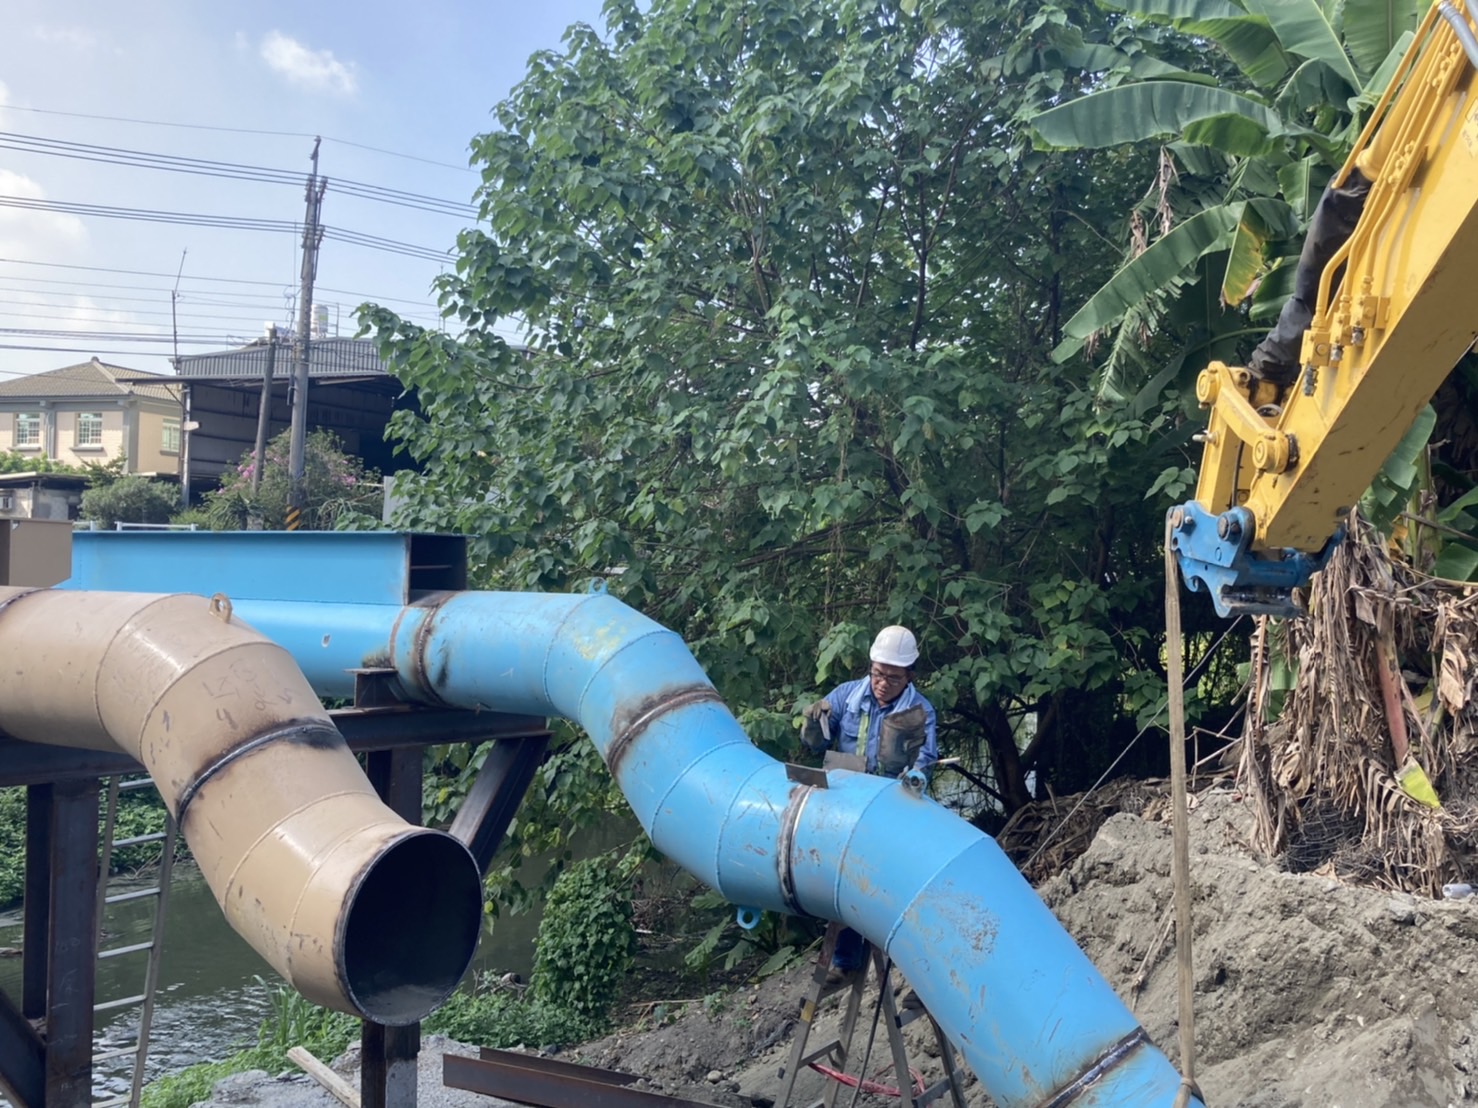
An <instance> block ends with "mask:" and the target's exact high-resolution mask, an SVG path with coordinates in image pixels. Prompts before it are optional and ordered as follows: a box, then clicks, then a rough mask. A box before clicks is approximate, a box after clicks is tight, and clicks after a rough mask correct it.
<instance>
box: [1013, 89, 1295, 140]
mask: <svg viewBox="0 0 1478 1108" xmlns="http://www.w3.org/2000/svg"><path fill="white" fill-rule="evenodd" d="M1227 115H1240V116H1245V117H1246V118H1247V119H1248V120H1250V121H1252V122H1253V123H1254V124H1255V125H1256V126H1258V127H1260V128H1261V130H1262V132H1263V133H1267V132H1269V131H1274V130H1278V131H1281V130H1283V129H1284V128H1283V123H1282V120H1280V119H1279V118H1278V116H1277V115H1276V114H1275V113H1274V112H1273V111H1271V110H1270V109H1269V108H1268V107H1267V105H1265V104H1262V103H1259V102H1258V101H1256V100H1253V99H1251V98H1250V97H1246V96H1239V95H1238V94H1237V93H1234V92H1228V91H1226V90H1225V89H1221V88H1208V87H1206V86H1205V85H1198V84H1192V83H1190V82H1188V81H1147V82H1145V83H1143V84H1134V85H1120V86H1118V87H1117V88H1110V89H1103V90H1101V91H1099V92H1093V93H1089V94H1088V95H1087V96H1083V97H1080V98H1078V99H1077V100H1072V101H1069V102H1068V103H1066V104H1060V105H1058V106H1057V107H1055V108H1049V109H1048V110H1047V111H1045V112H1042V113H1040V114H1038V115H1037V116H1035V117H1034V118H1033V119H1032V121H1031V122H1032V128H1033V130H1034V131H1035V132H1036V135H1037V137H1038V141H1039V143H1040V144H1041V145H1043V146H1046V147H1048V148H1056V149H1080V148H1083V147H1090V148H1091V147H1104V146H1118V145H1120V144H1122V143H1128V142H1138V141H1140V140H1142V139H1151V138H1160V137H1164V136H1166V135H1179V134H1180V133H1181V132H1182V131H1184V130H1185V129H1186V127H1187V125H1189V124H1191V123H1194V122H1196V121H1197V120H1202V119H1210V118H1212V117H1214V116H1227Z"/></svg>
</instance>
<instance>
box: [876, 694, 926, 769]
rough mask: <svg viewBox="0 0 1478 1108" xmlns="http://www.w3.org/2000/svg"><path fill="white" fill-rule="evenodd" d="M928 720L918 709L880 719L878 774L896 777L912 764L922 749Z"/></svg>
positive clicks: (907, 709)
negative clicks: (881, 723)
mask: <svg viewBox="0 0 1478 1108" xmlns="http://www.w3.org/2000/svg"><path fill="white" fill-rule="evenodd" d="M927 724H928V716H927V715H925V713H924V709H923V707H922V706H921V705H917V704H916V705H914V706H913V707H912V708H905V709H904V710H903V711H901V712H893V713H892V714H890V715H886V716H884V717H883V725H882V727H881V728H880V729H879V732H878V772H879V773H881V774H882V775H883V776H884V777H897V776H898V775H899V774H901V773H902V772H903V771H904V770H906V769H908V768H909V767H910V766H912V765H913V764H914V761H915V760H916V759H917V758H918V756H919V751H920V750H922V749H923V748H924V738H925V728H926V726H927Z"/></svg>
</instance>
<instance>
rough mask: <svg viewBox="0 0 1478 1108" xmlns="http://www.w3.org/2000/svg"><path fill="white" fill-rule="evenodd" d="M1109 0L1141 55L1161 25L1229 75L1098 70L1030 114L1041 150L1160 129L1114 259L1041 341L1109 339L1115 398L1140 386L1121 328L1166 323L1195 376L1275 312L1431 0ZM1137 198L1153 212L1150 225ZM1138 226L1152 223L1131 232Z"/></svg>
mask: <svg viewBox="0 0 1478 1108" xmlns="http://www.w3.org/2000/svg"><path fill="white" fill-rule="evenodd" d="M1105 2H1106V4H1107V6H1110V7H1113V8H1117V9H1119V10H1121V11H1123V12H1124V13H1125V16H1126V28H1128V30H1129V33H1135V34H1138V35H1139V36H1140V42H1141V48H1142V52H1143V53H1147V54H1151V55H1152V54H1153V52H1154V50H1155V49H1156V48H1157V46H1158V44H1160V43H1163V42H1166V41H1172V40H1174V39H1173V38H1172V37H1170V36H1167V35H1166V32H1167V31H1168V32H1173V35H1174V36H1188V37H1190V38H1191V39H1192V40H1194V41H1196V42H1197V43H1198V44H1201V45H1203V46H1204V47H1209V48H1212V49H1213V50H1214V51H1217V52H1219V57H1224V58H1225V59H1226V60H1227V61H1229V62H1230V63H1231V67H1232V70H1231V72H1232V78H1231V79H1230V80H1223V81H1221V82H1219V83H1217V84H1214V85H1208V84H1207V83H1205V80H1204V77H1205V74H1204V73H1198V72H1195V71H1189V70H1182V71H1181V72H1166V71H1164V70H1160V71H1157V72H1155V73H1153V74H1152V75H1147V76H1139V75H1137V74H1129V75H1127V76H1124V75H1120V74H1115V73H1108V74H1105V78H1104V79H1103V80H1102V81H1100V82H1098V87H1095V88H1094V89H1093V91H1091V92H1089V93H1088V94H1086V95H1084V96H1081V97H1078V98H1077V99H1074V100H1070V101H1067V102H1065V103H1062V104H1059V105H1056V106H1054V107H1052V108H1050V109H1048V110H1046V111H1044V112H1041V113H1040V114H1038V115H1036V116H1035V117H1034V118H1033V120H1032V125H1033V129H1034V134H1035V139H1036V142H1037V143H1038V145H1039V146H1040V147H1042V148H1046V149H1083V148H1091V147H1103V146H1113V145H1119V144H1126V143H1148V142H1159V143H1162V144H1164V151H1165V156H1166V158H1167V159H1168V160H1169V162H1170V169H1169V170H1168V171H1167V170H1165V169H1162V171H1161V173H1160V175H1159V177H1158V179H1157V181H1156V184H1155V186H1154V187H1152V188H1151V190H1150V193H1149V194H1148V197H1147V199H1146V200H1145V201H1142V202H1141V204H1140V205H1139V206H1138V207H1137V208H1136V210H1135V211H1134V212H1133V213H1131V216H1130V220H1129V224H1130V227H1131V235H1130V242H1129V245H1128V248H1127V249H1126V255H1125V259H1124V262H1123V265H1122V267H1121V268H1120V269H1119V270H1118V272H1116V273H1115V274H1114V275H1113V276H1112V277H1111V278H1110V279H1109V280H1108V281H1107V282H1106V283H1105V284H1104V285H1103V286H1102V287H1101V288H1100V289H1099V290H1098V291H1097V292H1096V293H1095V294H1094V295H1093V296H1092V297H1090V298H1089V300H1088V301H1087V302H1086V303H1085V304H1083V305H1082V306H1081V307H1080V308H1079V309H1078V311H1077V312H1076V313H1075V314H1074V315H1073V316H1072V317H1071V318H1070V319H1069V320H1068V322H1067V323H1066V324H1065V326H1064V328H1063V333H1062V339H1061V342H1060V343H1059V344H1058V346H1057V347H1056V349H1055V350H1054V352H1053V356H1054V357H1055V358H1056V359H1057V360H1058V361H1066V360H1067V359H1069V358H1072V357H1074V356H1077V355H1079V354H1080V353H1081V352H1083V351H1084V349H1085V348H1087V350H1088V352H1089V353H1090V354H1092V353H1093V352H1094V351H1095V350H1096V349H1098V348H1099V346H1100V343H1101V341H1102V340H1103V339H1104V338H1105V337H1108V338H1109V340H1110V341H1109V342H1108V343H1107V344H1106V348H1107V350H1108V355H1107V357H1106V358H1105V359H1104V361H1103V363H1102V365H1101V367H1100V370H1099V387H1100V391H1101V392H1103V393H1105V394H1108V395H1115V394H1118V393H1121V392H1122V391H1123V390H1124V389H1125V388H1126V387H1127V386H1131V385H1138V384H1140V383H1142V381H1141V380H1137V379H1136V378H1139V377H1141V374H1140V373H1139V372H1137V371H1136V366H1137V365H1138V364H1140V363H1142V362H1143V359H1141V358H1137V357H1135V356H1134V343H1133V342H1132V341H1129V339H1128V336H1132V335H1139V334H1142V335H1148V334H1151V333H1153V334H1156V335H1157V336H1159V338H1160V340H1161V342H1162V343H1163V342H1164V341H1165V339H1166V336H1170V339H1171V345H1172V346H1173V345H1178V346H1179V352H1180V353H1184V354H1185V355H1186V359H1185V366H1186V370H1187V372H1189V373H1191V374H1194V373H1195V372H1196V371H1197V370H1199V369H1200V368H1201V366H1203V365H1204V364H1205V363H1206V362H1207V361H1208V360H1210V358H1211V357H1213V356H1221V355H1222V354H1223V352H1224V351H1225V349H1226V348H1227V347H1228V346H1236V345H1237V344H1238V343H1240V342H1243V341H1244V340H1249V339H1251V338H1252V337H1254V336H1255V335H1257V334H1259V333H1260V332H1261V329H1262V326H1263V325H1265V324H1266V323H1267V322H1268V321H1269V320H1270V319H1271V318H1272V317H1274V316H1275V315H1276V314H1277V311H1278V307H1279V305H1281V303H1282V301H1283V300H1284V299H1285V298H1286V296H1287V294H1288V289H1289V285H1290V282H1291V279H1292V273H1293V267H1294V262H1295V261H1296V260H1297V255H1298V248H1299V241H1300V239H1301V237H1302V231H1303V229H1304V226H1305V225H1306V223H1307V220H1308V218H1309V216H1310V214H1311V212H1312V209H1313V206H1314V203H1315V202H1316V201H1317V199H1318V196H1319V193H1320V191H1321V190H1322V188H1323V186H1324V184H1325V182H1326V181H1327V180H1328V178H1329V176H1330V175H1331V174H1332V173H1333V171H1334V170H1335V169H1336V168H1338V166H1339V164H1340V163H1341V162H1342V161H1343V160H1344V156H1345V154H1346V153H1347V152H1348V150H1349V147H1350V145H1351V143H1352V142H1353V141H1354V139H1355V137H1356V136H1357V134H1358V132H1359V128H1360V126H1361V123H1362V121H1363V116H1364V114H1365V113H1366V112H1367V111H1368V109H1369V108H1370V106H1372V105H1373V104H1374V103H1375V101H1376V99H1377V98H1378V97H1379V95H1380V92H1381V91H1382V90H1383V89H1384V88H1385V86H1386V83H1387V81H1388V80H1389V79H1390V75H1391V73H1392V72H1393V70H1394V68H1395V65H1396V63H1397V62H1398V61H1399V59H1400V56H1401V54H1402V52H1403V51H1404V50H1405V48H1406V46H1407V44H1408V43H1409V42H1410V40H1411V35H1412V30H1413V28H1414V27H1415V26H1416V24H1417V22H1418V21H1419V19H1420V16H1421V15H1422V13H1423V12H1424V10H1425V8H1426V7H1427V3H1426V0H1343V2H1342V3H1335V2H1334V0H1324V2H1322V3H1321V2H1319V0H1240V2H1233V0H1105ZM1177 56H1178V57H1183V56H1184V54H1183V53H1181V54H1177ZM1214 62H1215V58H1213V59H1209V60H1208V62H1207V64H1208V66H1209V65H1212V64H1214ZM1141 68H1143V67H1141ZM1149 207H1153V209H1154V210H1155V212H1156V214H1157V215H1158V216H1159V218H1158V220H1151V221H1149V222H1148V223H1146V221H1145V220H1144V212H1145V209H1146V208H1149ZM1142 226H1158V234H1157V235H1156V236H1155V237H1153V239H1151V237H1150V236H1149V235H1148V234H1135V233H1133V232H1134V231H1136V230H1138V229H1139V228H1140V227H1142ZM1213 278H1219V280H1220V284H1219V286H1217V288H1216V293H1217V295H1215V296H1212V295H1210V289H1209V288H1208V285H1209V283H1210V281H1211V280H1212V279H1213ZM1145 376H1147V375H1145Z"/></svg>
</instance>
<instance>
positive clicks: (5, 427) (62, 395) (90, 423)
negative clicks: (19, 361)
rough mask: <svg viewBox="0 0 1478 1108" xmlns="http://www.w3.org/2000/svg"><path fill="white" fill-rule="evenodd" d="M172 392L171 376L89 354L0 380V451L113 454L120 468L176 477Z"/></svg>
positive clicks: (176, 398) (78, 456)
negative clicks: (77, 362)
mask: <svg viewBox="0 0 1478 1108" xmlns="http://www.w3.org/2000/svg"><path fill="white" fill-rule="evenodd" d="M156 379H157V381H158V383H157V384H156V383H155V380H156ZM179 393H180V386H179V382H178V380H177V379H176V378H173V377H167V376H165V375H163V374H150V373H143V372H141V371H139V370H135V369H124V368H123V367H121V366H115V365H106V364H104V363H103V362H101V361H99V360H98V359H97V358H93V359H92V361H90V362H83V363H82V364H81V365H73V366H66V367H64V368H62V369H53V370H50V371H49V372H46V373H33V374H29V375H27V376H24V377H15V378H12V379H10V380H8V381H0V451H5V450H13V451H16V452H17V453H20V454H28V455H31V454H33V455H35V456H36V457H37V458H41V457H45V458H50V459H51V460H52V461H55V462H62V463H65V464H66V465H73V466H80V465H84V464H86V463H88V462H107V461H111V460H112V459H114V458H116V457H118V455H119V454H120V453H121V454H123V456H124V457H125V458H126V459H127V461H126V464H125V470H126V472H128V473H142V474H151V475H158V476H166V477H177V476H178V475H179V472H180V441H181V440H180V434H181V409H180V395H179Z"/></svg>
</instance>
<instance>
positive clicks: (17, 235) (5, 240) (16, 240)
mask: <svg viewBox="0 0 1478 1108" xmlns="http://www.w3.org/2000/svg"><path fill="white" fill-rule="evenodd" d="M0 196H16V197H20V198H21V199H24V200H44V199H45V198H46V192H45V190H43V189H42V188H41V186H40V185H38V184H37V183H36V182H35V181H33V180H31V178H29V177H23V176H22V175H21V174H19V173H14V172H12V171H11V170H8V169H0ZM86 239H87V228H86V227H85V226H83V223H82V220H80V219H78V218H77V217H76V216H75V215H67V214H65V213H63V212H47V211H37V210H35V209H33V208H18V207H0V257H5V258H19V259H22V260H25V261H49V260H51V259H53V258H56V257H57V256H58V255H60V254H64V253H70V252H71V249H72V248H74V247H76V246H78V245H80V244H81V243H83V242H85V241H86Z"/></svg>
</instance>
